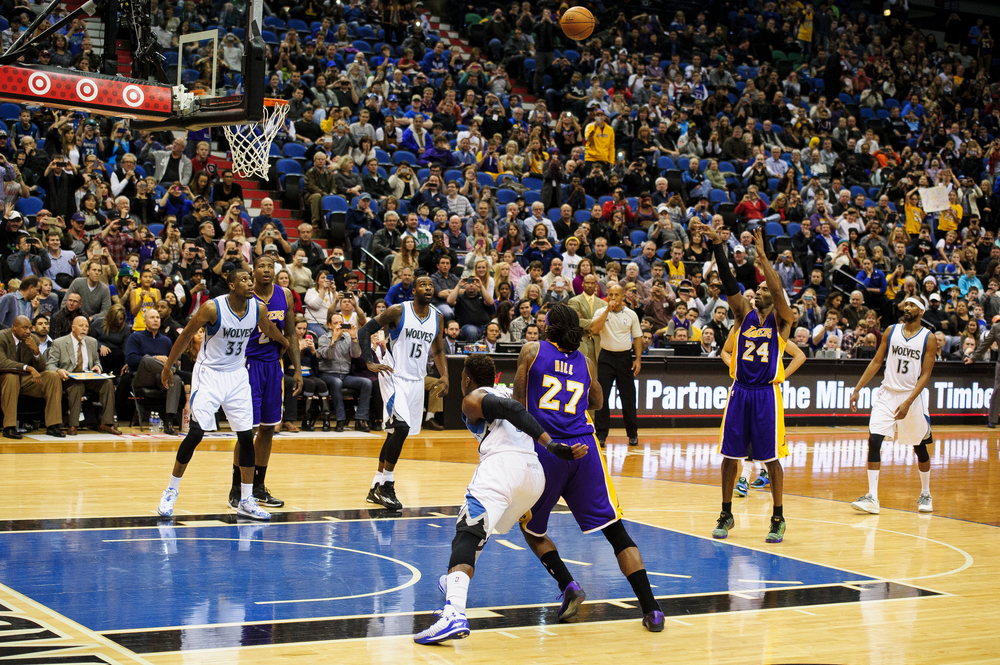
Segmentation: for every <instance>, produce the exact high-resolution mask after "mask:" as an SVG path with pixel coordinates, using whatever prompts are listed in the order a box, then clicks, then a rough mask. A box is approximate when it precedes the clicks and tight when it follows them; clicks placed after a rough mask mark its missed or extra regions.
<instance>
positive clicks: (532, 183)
mask: <svg viewBox="0 0 1000 665" xmlns="http://www.w3.org/2000/svg"><path fill="white" fill-rule="evenodd" d="M521 184H522V185H524V186H525V187H527V188H528V189H530V190H532V191H535V192H541V191H542V185H543V184H545V183H543V182H542V179H541V178H535V177H533V176H524V178H522V179H521Z"/></svg>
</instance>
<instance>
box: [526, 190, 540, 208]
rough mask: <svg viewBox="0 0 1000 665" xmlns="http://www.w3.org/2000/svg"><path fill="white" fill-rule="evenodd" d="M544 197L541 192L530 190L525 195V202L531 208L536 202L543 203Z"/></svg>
mask: <svg viewBox="0 0 1000 665" xmlns="http://www.w3.org/2000/svg"><path fill="white" fill-rule="evenodd" d="M541 200H542V195H541V194H540V193H539V192H534V191H531V190H530V189H529V190H528V191H526V192H525V193H524V202H525V203H527V204H528V205H529V206H530V205H531V204H532V203H534V202H535V201H541Z"/></svg>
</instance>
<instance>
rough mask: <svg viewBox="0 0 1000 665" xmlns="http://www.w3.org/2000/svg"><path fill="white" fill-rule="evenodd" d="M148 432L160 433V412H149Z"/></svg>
mask: <svg viewBox="0 0 1000 665" xmlns="http://www.w3.org/2000/svg"><path fill="white" fill-rule="evenodd" d="M149 433H150V434H159V433H160V414H158V413H157V412H156V411H153V412H152V413H151V414H149Z"/></svg>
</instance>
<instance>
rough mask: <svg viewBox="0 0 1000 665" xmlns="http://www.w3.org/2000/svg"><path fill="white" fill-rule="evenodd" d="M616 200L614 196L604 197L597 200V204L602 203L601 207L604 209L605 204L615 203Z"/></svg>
mask: <svg viewBox="0 0 1000 665" xmlns="http://www.w3.org/2000/svg"><path fill="white" fill-rule="evenodd" d="M614 200H615V197H613V196H602V197H601V198H599V199H597V202H598V203H600V204H601V207H602V208H603V207H604V204H605V203H607V202H608V201H614Z"/></svg>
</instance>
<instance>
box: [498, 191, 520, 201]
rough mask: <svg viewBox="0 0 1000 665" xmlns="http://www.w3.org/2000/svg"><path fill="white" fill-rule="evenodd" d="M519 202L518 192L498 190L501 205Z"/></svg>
mask: <svg viewBox="0 0 1000 665" xmlns="http://www.w3.org/2000/svg"><path fill="white" fill-rule="evenodd" d="M515 200H517V192H515V191H514V190H513V189H498V190H497V201H499V202H500V203H513V202H514V201H515Z"/></svg>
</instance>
